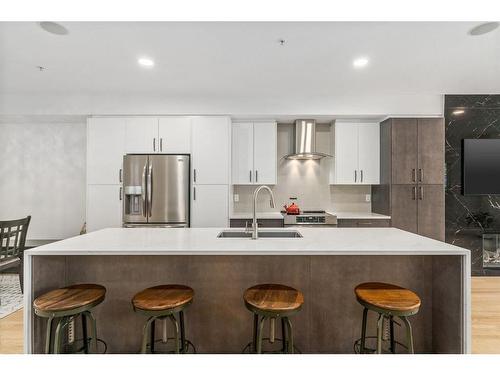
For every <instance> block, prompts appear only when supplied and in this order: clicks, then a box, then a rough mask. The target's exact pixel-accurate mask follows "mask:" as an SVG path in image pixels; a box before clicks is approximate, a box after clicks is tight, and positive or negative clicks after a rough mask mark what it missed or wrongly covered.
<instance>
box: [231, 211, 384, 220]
mask: <svg viewBox="0 0 500 375" xmlns="http://www.w3.org/2000/svg"><path fill="white" fill-rule="evenodd" d="M327 212H328V213H329V214H332V215H336V216H337V219H361V220H363V219H390V218H391V217H390V216H387V215H381V214H376V213H374V212H342V211H339V212H335V211H327ZM252 218H253V214H252V213H251V212H238V213H232V214H231V219H252ZM257 219H283V214H282V213H281V212H257Z"/></svg>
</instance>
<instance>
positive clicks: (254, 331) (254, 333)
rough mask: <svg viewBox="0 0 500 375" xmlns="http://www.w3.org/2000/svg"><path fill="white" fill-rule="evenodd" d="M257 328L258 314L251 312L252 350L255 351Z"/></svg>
mask: <svg viewBox="0 0 500 375" xmlns="http://www.w3.org/2000/svg"><path fill="white" fill-rule="evenodd" d="M258 328H259V316H258V315H257V314H253V342H252V346H253V352H254V353H257V330H258Z"/></svg>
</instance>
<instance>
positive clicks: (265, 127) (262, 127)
mask: <svg viewBox="0 0 500 375" xmlns="http://www.w3.org/2000/svg"><path fill="white" fill-rule="evenodd" d="M253 135H254V137H253V139H254V142H253V151H254V152H253V155H254V156H253V161H254V163H253V167H254V180H253V181H254V183H256V184H259V185H260V184H268V185H274V184H276V175H277V171H276V169H277V165H276V164H277V160H276V158H277V157H276V154H277V150H276V148H277V127H276V123H275V122H256V123H254V127H253Z"/></svg>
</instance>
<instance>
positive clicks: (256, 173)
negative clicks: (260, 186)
mask: <svg viewBox="0 0 500 375" xmlns="http://www.w3.org/2000/svg"><path fill="white" fill-rule="evenodd" d="M255 182H259V171H255Z"/></svg>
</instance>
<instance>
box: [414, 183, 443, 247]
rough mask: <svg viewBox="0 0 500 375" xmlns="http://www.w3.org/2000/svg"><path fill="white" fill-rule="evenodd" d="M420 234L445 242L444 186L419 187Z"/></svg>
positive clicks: (423, 185) (424, 185) (425, 185)
mask: <svg viewBox="0 0 500 375" xmlns="http://www.w3.org/2000/svg"><path fill="white" fill-rule="evenodd" d="M417 197H418V234H421V235H422V236H426V237H430V238H434V239H435V240H441V241H442V240H444V235H445V233H444V185H428V184H420V185H419V186H418V192H417Z"/></svg>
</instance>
